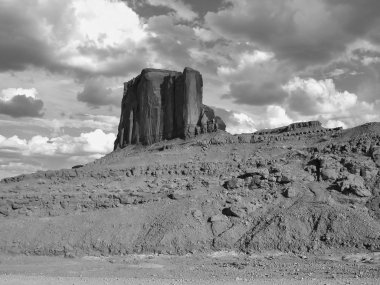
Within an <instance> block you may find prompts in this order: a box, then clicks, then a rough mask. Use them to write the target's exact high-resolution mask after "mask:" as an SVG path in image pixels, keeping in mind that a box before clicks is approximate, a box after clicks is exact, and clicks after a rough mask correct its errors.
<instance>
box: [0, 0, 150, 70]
mask: <svg viewBox="0 0 380 285" xmlns="http://www.w3.org/2000/svg"><path fill="white" fill-rule="evenodd" d="M0 26H1V31H0V71H8V70H25V69H26V68H28V67H30V66H34V67H39V68H43V69H47V70H49V71H52V72H60V73H67V72H71V73H75V74H76V75H78V76H81V77H87V76H89V75H94V74H104V75H107V76H114V75H115V74H118V75H121V74H124V75H125V74H127V73H129V72H132V71H134V70H135V69H136V68H140V67H141V66H142V65H143V62H144V60H146V50H145V48H144V45H142V46H139V44H140V43H141V42H142V41H143V40H144V39H145V38H146V36H147V34H146V32H145V29H144V26H143V24H142V22H141V21H140V19H139V16H138V15H137V14H136V13H135V12H134V11H133V10H132V9H131V8H129V7H128V6H127V5H125V3H122V2H118V1H104V0H68V1H58V0H51V1H46V0H30V1H27V2H25V3H21V2H18V1H9V0H6V1H2V2H1V3H0Z"/></svg>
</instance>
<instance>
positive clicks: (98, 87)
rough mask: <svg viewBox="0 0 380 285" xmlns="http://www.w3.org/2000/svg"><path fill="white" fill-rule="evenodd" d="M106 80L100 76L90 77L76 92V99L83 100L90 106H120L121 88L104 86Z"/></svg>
mask: <svg viewBox="0 0 380 285" xmlns="http://www.w3.org/2000/svg"><path fill="white" fill-rule="evenodd" d="M105 85H106V82H105V80H104V79H101V78H95V79H94V78H92V79H89V80H87V81H86V82H85V85H84V88H83V90H82V91H81V92H79V93H78V95H77V99H78V101H81V102H85V103H86V104H87V105H89V106H90V107H95V108H96V107H99V106H107V105H113V106H117V107H119V106H120V104H121V103H120V102H121V97H122V89H120V88H109V87H106V86H105Z"/></svg>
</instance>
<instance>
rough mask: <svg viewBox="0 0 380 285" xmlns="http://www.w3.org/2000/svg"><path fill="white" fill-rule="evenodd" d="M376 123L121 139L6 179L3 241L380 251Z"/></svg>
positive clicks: (22, 247) (9, 244)
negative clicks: (114, 146) (79, 159)
mask: <svg viewBox="0 0 380 285" xmlns="http://www.w3.org/2000/svg"><path fill="white" fill-rule="evenodd" d="M305 125H306V127H305ZM308 125H309V126H311V125H313V127H307V126H308ZM376 127H377V125H376V124H372V125H371V126H370V127H368V128H367V127H366V126H364V127H363V128H364V130H363V129H362V128H361V127H358V128H357V129H356V130H355V129H349V130H340V129H339V130H338V129H324V128H322V127H320V126H318V124H315V123H312V124H309V123H305V124H298V125H296V126H294V125H293V126H291V127H286V128H285V129H286V130H288V131H283V130H284V129H281V130H279V129H277V130H266V131H265V132H266V133H268V134H263V133H262V132H261V131H259V132H257V133H254V134H244V135H230V134H228V133H226V132H223V131H220V130H219V131H216V132H213V133H205V134H201V135H198V136H196V137H194V138H189V139H187V140H181V139H176V140H171V141H160V142H157V143H155V144H152V145H150V146H149V147H144V146H141V145H128V146H126V147H125V148H123V149H120V150H117V151H114V152H113V153H111V154H109V155H107V156H106V157H104V158H102V159H100V160H97V161H95V162H94V163H90V164H88V165H85V166H83V167H79V168H76V169H67V170H59V171H48V172H38V173H35V174H28V175H21V176H18V177H13V178H7V179H3V180H2V182H1V183H0V189H1V197H0V225H1V226H0V236H1V237H2V239H1V240H0V249H1V250H2V251H6V252H14V251H17V252H20V253H32V254H66V253H67V252H72V253H73V254H89V253H90V254H93V253H96V252H100V253H102V254H120V253H131V252H166V253H180V254H182V253H187V252H193V251H208V250H221V249H234V250H240V251H243V252H254V251H257V250H281V251H285V252H287V251H291V252H319V251H324V250H326V249H332V248H333V249H342V250H352V249H362V250H368V249H371V250H379V249H380V207H379V201H380V188H379V187H380V175H379V166H378V152H377V151H378V148H379V146H380V132H376V131H375V130H376ZM259 137H261V139H258V138H259ZM41 219H43V220H44V221H45V222H43V223H41V221H42V220H41ZM45 219H46V220H45ZM79 224H80V226H79ZM26 233H28V234H26ZM42 233H44V234H42Z"/></svg>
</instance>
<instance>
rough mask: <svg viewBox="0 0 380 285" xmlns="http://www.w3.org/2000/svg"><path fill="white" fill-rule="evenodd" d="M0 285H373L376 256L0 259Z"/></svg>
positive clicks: (377, 273)
mask: <svg viewBox="0 0 380 285" xmlns="http://www.w3.org/2000/svg"><path fill="white" fill-rule="evenodd" d="M0 261H1V263H0V284H1V285H2V284H4V285H5V284H6V285H24V284H25V285H26V284H28V285H34V284H35V285H37V284H38V285H40V284H42V285H43V284H58V285H66V284H70V285H73V284H75V285H81V284H95V285H97V284H109V285H118V284H152V285H154V284H157V285H158V284H207V285H210V284H379V283H380V266H379V264H380V253H368V252H367V253H357V254H350V255H342V254H327V255H321V256H298V255H293V254H282V253H278V252H271V253H262V254H258V255H251V256H247V255H241V254H236V253H234V252H215V253H212V254H192V255H187V256H169V255H126V256H116V257H102V256H99V257H95V256H83V257H75V258H63V257H37V256H20V255H18V256H5V255H3V256H1V257H0Z"/></svg>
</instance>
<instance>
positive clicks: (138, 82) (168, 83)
mask: <svg viewBox="0 0 380 285" xmlns="http://www.w3.org/2000/svg"><path fill="white" fill-rule="evenodd" d="M202 99H203V80H202V75H201V74H200V73H199V72H198V71H196V70H194V69H191V68H189V67H186V68H185V69H184V71H183V72H182V73H181V72H177V71H170V70H161V69H152V68H147V69H143V70H142V72H141V74H140V75H138V76H137V77H136V78H133V79H132V80H130V81H128V82H126V83H124V92H123V99H122V102H121V116H120V123H119V127H118V135H117V138H116V140H115V144H114V149H118V148H123V147H125V146H126V145H130V144H143V145H150V144H153V143H156V142H159V141H162V140H170V139H174V138H183V139H186V138H191V137H194V136H197V135H199V134H203V133H209V132H215V131H217V130H225V128H226V125H225V123H224V122H223V121H222V119H221V118H220V117H218V116H215V114H214V111H213V110H212V109H211V108H210V107H208V106H206V105H203V104H202Z"/></svg>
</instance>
